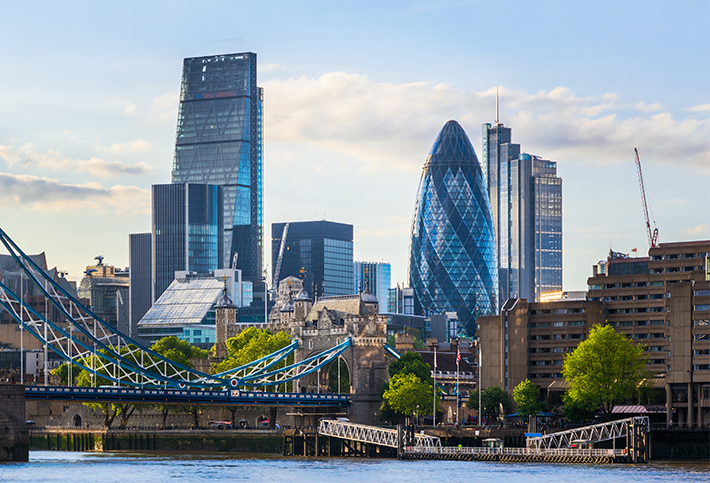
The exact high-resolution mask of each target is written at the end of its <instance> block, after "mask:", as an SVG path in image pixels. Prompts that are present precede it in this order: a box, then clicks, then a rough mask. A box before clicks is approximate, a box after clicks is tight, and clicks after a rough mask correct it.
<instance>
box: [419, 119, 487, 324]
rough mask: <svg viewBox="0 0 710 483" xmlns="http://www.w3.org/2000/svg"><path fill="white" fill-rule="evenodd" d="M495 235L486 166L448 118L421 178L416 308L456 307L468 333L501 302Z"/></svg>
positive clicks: (438, 309)
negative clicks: (481, 165) (484, 170)
mask: <svg viewBox="0 0 710 483" xmlns="http://www.w3.org/2000/svg"><path fill="white" fill-rule="evenodd" d="M495 250H496V247H495V235H494V231H493V220H492V216H491V209H490V203H489V200H488V192H487V190H486V187H485V185H484V183H483V175H482V172H481V167H480V165H479V164H478V158H477V157H476V153H475V151H474V149H473V146H472V145H471V141H470V140H469V139H468V136H467V135H466V133H465V132H464V130H463V128H462V127H461V126H460V125H459V124H458V123H457V122H456V121H449V122H447V123H446V125H445V126H444V127H443V128H442V130H441V132H440V133H439V135H438V136H437V137H436V140H435V141H434V145H433V146H432V148H431V151H430V152H429V156H428V157H427V159H426V162H425V163H424V169H423V171H422V176H421V179H420V182H419V190H418V192H417V198H416V206H415V209H414V216H413V219H412V230H411V241H410V249H409V284H410V286H411V287H412V288H413V289H414V295H415V303H416V304H417V306H416V307H415V309H416V311H417V313H423V314H424V315H431V314H444V313H446V312H456V315H457V317H456V318H457V320H459V321H460V322H461V326H462V330H463V331H464V332H465V333H466V335H469V336H470V335H473V333H474V332H475V324H474V321H475V319H476V317H478V316H480V315H490V314H492V313H493V312H494V311H495V310H496V309H497V307H498V270H497V266H498V265H497V261H496V252H495Z"/></svg>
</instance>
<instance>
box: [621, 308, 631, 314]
mask: <svg viewBox="0 0 710 483" xmlns="http://www.w3.org/2000/svg"><path fill="white" fill-rule="evenodd" d="M619 313H620V314H633V313H634V309H630V308H629V309H619Z"/></svg>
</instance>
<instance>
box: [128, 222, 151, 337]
mask: <svg viewBox="0 0 710 483" xmlns="http://www.w3.org/2000/svg"><path fill="white" fill-rule="evenodd" d="M151 236H152V235H151V234H150V233H133V234H131V235H128V256H129V268H130V269H129V272H128V279H129V286H128V294H129V295H128V300H129V302H128V309H129V310H128V320H129V321H130V326H129V331H128V335H129V336H130V337H137V336H138V322H139V321H140V320H141V319H142V318H143V316H144V315H145V313H146V312H148V309H150V306H151V305H152V303H153V300H152V299H151V292H152V291H151V285H152V280H153V277H152V275H151V273H152V272H151V262H150V260H151V249H150V247H151Z"/></svg>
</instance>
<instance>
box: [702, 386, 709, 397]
mask: <svg viewBox="0 0 710 483" xmlns="http://www.w3.org/2000/svg"><path fill="white" fill-rule="evenodd" d="M701 394H702V396H703V399H710V386H703V387H702V388H701Z"/></svg>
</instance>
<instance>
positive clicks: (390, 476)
mask: <svg viewBox="0 0 710 483" xmlns="http://www.w3.org/2000/svg"><path fill="white" fill-rule="evenodd" d="M0 481H2V482H6V481H7V482H32V483H38V482H44V481H51V482H62V483H83V482H91V483H111V482H120V483H143V482H145V483H154V482H181V481H187V482H190V483H208V482H209V483H220V482H225V483H226V482H229V483H234V482H240V481H249V482H268V483H277V482H284V483H321V482H322V483H349V482H363V483H364V482H367V483H370V482H388V483H400V482H401V483H417V482H432V483H433V482H442V483H458V482H461V483H475V482H484V481H485V482H497V481H514V482H515V483H537V482H558V481H561V482H583V483H597V482H598V483H614V482H624V483H637V482H638V483H656V482H659V483H660V482H686V481H687V482H703V483H707V482H708V481H710V462H682V463H680V462H669V463H665V462H654V463H649V464H645V465H626V464H624V465H621V464H619V465H565V464H528V463H498V462H474V461H471V462H459V461H398V460H394V459H364V458H363V459H355V458H284V457H279V456H274V455H259V456H254V455H241V456H229V457H227V456H213V455H185V454H180V455H176V454H169V455H168V454H161V455H154V454H139V453H74V452H61V451H32V452H30V461H29V462H28V463H0Z"/></svg>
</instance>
